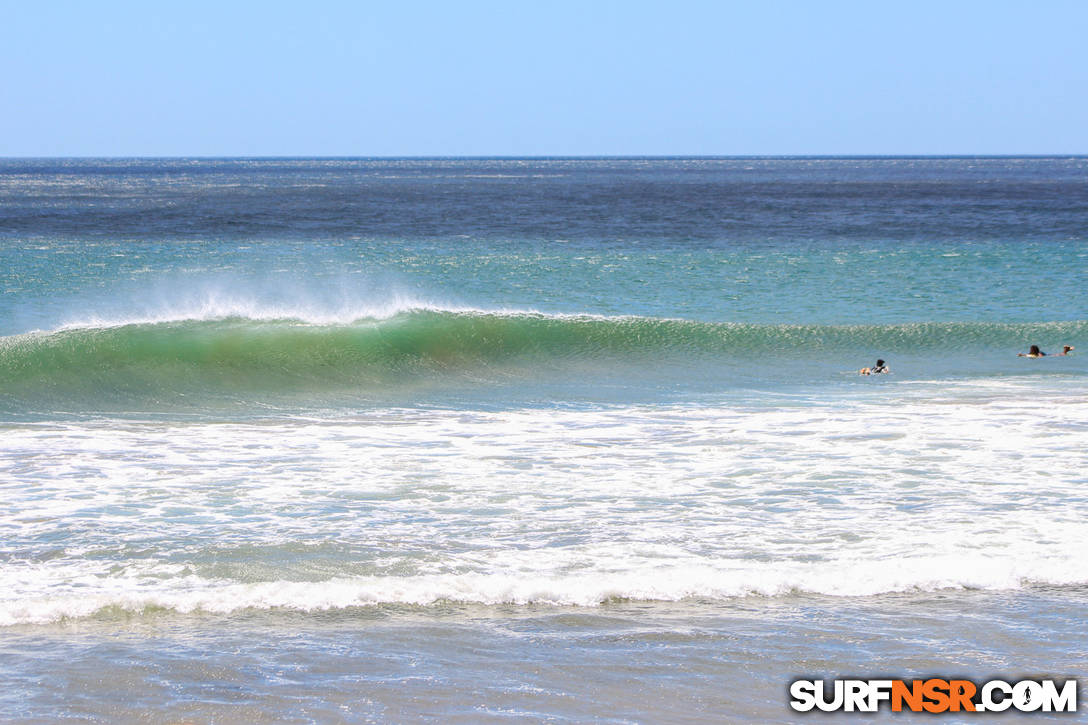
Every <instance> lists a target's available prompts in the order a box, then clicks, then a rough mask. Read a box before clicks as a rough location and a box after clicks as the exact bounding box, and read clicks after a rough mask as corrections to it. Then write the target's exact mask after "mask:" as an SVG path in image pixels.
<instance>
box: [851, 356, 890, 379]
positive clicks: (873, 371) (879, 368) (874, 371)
mask: <svg viewBox="0 0 1088 725" xmlns="http://www.w3.org/2000/svg"><path fill="white" fill-rule="evenodd" d="M890 372H891V370H889V369H888V366H887V365H885V364H884V361H883V360H879V359H878V360H877V361H876V365H874V366H872V367H871V368H862V369H861V370H858V375H880V374H881V373H890Z"/></svg>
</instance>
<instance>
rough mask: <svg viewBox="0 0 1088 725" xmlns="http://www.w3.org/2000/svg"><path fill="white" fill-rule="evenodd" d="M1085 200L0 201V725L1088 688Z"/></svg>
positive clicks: (998, 161)
mask: <svg viewBox="0 0 1088 725" xmlns="http://www.w3.org/2000/svg"><path fill="white" fill-rule="evenodd" d="M1086 172H1088V159H1086V158H1083V157H1071V158H732V159H729V158H693V159H654V158H643V159H260V160H252V159H163V160H155V159H130V160H125V159H115V160H57V159H41V160H36V159H29V160H13V159H8V160H0V488H2V491H3V494H4V497H5V500H6V501H7V503H8V506H7V508H6V510H5V511H4V512H3V513H0V585H2V586H0V652H3V657H0V678H2V679H3V680H5V681H7V682H9V683H17V684H16V685H15V687H14V689H11V688H9V691H8V694H7V695H0V712H2V713H4V714H5V715H8V716H10V717H12V718H15V719H20V718H22V719H27V720H37V721H40V720H55V719H59V718H62V717H75V718H82V719H87V720H91V721H96V720H97V721H127V720H138V719H140V718H141V717H146V716H147V713H152V714H153V716H152V717H151V719H153V720H156V721H158V720H163V721H166V720H171V719H197V720H217V721H227V722H233V721H239V722H241V721H246V722H255V721H276V722H281V721H312V720H336V719H347V720H352V721H367V720H414V719H436V720H463V721H466V722H476V721H480V720H503V719H529V720H543V719H559V720H562V719H568V720H578V721H580V720H584V719H590V718H601V719H604V720H614V721H617V722H629V721H651V722H653V721H657V722H660V721H682V720H744V719H752V718H755V719H759V720H766V721H776V720H779V721H788V720H791V719H792V716H791V713H790V711H789V710H788V709H787V707H786V702H787V698H786V697H785V691H786V684H787V683H788V681H789V680H790V679H792V678H793V677H796V676H799V675H801V674H813V675H824V676H828V677H831V676H835V675H836V674H840V673H846V674H850V675H857V674H865V673H869V672H871V673H874V674H885V675H887V674H894V675H896V676H899V675H902V676H910V675H914V674H933V673H948V674H959V675H969V676H971V677H972V678H974V679H978V677H979V676H981V675H983V674H985V675H987V676H989V675H994V676H997V675H1008V676H1011V675H1013V674H1016V675H1020V674H1023V673H1025V672H1028V671H1030V672H1032V673H1043V674H1052V675H1054V676H1077V675H1084V674H1085V669H1086V665H1088V660H1086V659H1085V655H1084V652H1086V651H1088V648H1086V647H1085V646H1084V644H1085V643H1084V642H1083V641H1082V640H1083V635H1082V634H1078V632H1079V631H1080V629H1079V628H1078V627H1077V625H1076V623H1077V622H1079V621H1080V620H1081V619H1082V618H1083V617H1084V616H1085V614H1086V607H1088V597H1086V594H1085V593H1086V591H1088V590H1086V585H1088V564H1085V563H1084V559H1083V557H1082V556H1081V554H1080V552H1081V551H1082V550H1083V548H1084V545H1085V542H1088V524H1085V523H1084V522H1085V520H1086V518H1085V514H1086V513H1088V497H1086V496H1085V494H1084V487H1085V484H1086V478H1085V474H1084V471H1085V470H1088V465H1086V464H1088V455H1086V453H1085V451H1086V450H1088V403H1086V402H1085V401H1086V397H1085V394H1086V393H1088V366H1086V364H1085V362H1084V361H1085V360H1086V359H1088V358H1086V357H1085V355H1086V354H1088V347H1084V346H1085V345H1086V344H1088V341H1086V338H1088V303H1086V301H1085V300H1086V298H1085V295H1084V287H1085V283H1086V282H1088V273H1086V272H1088V173H1086ZM1032 344H1035V345H1039V346H1041V348H1042V349H1043V350H1044V351H1046V352H1048V353H1050V354H1049V355H1048V356H1046V357H1044V358H1038V359H1029V358H1024V357H1019V356H1018V355H1017V353H1024V352H1027V350H1028V347H1029V345H1032ZM1065 345H1071V346H1073V347H1074V350H1073V351H1072V353H1071V354H1069V355H1065V356H1058V355H1055V353H1059V352H1061V350H1062V348H1063V346H1065ZM878 358H882V359H885V360H886V361H887V362H888V364H889V366H890V368H891V373H890V374H888V375H879V376H862V375H859V374H858V370H859V369H860V368H862V367H863V366H870V365H872V364H873V363H874V362H875V361H876V360H877V359H878ZM859 641H860V642H863V643H864V646H861V647H859V646H857V643H858V642H859ZM217 643H224V644H217ZM47 673H48V674H47ZM420 683H423V684H422V685H421V684H420ZM631 691H641V692H645V693H647V697H646V698H645V699H644V700H643V701H637V702H631V701H630V700H629V699H628V698H627V697H626V696H625V694H624V693H628V692H631ZM737 692H742V693H748V695H746V696H739V695H737V694H736V693H737ZM668 693H674V695H670V694H668ZM723 693H724V694H723ZM729 693H733V694H729Z"/></svg>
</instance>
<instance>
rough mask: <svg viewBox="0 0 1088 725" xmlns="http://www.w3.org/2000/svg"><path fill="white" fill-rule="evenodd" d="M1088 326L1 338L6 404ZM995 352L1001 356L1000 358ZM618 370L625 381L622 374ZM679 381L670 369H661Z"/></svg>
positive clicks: (177, 331) (829, 351)
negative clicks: (30, 400)
mask: <svg viewBox="0 0 1088 725" xmlns="http://www.w3.org/2000/svg"><path fill="white" fill-rule="evenodd" d="M1086 333H1088V321H1084V320H1078V321H1071V322H1047V323H1017V324H1002V323H990V322H925V323H915V324H898V325H761V324H743V323H720V322H719V323H715V322H697V321H689V320H681V319H661V318H647V317H615V318H608V317H593V316H556V315H545V314H535V313H486V312H453V311H431V310H427V311H422V310H420V311H411V312H402V313H399V314H397V315H394V316H392V317H390V318H387V319H360V320H356V321H354V322H350V323H345V324H312V323H307V322H304V321H301V320H292V319H279V320H256V319H250V318H239V317H234V318H225V319H209V320H177V321H168V322H148V323H132V324H123V325H118V326H107V327H73V328H66V329H61V330H57V331H53V332H46V333H43V332H35V333H28V334H22V335H15V336H10V337H6V338H0V399H8V400H9V401H18V400H25V399H28V398H42V397H47V398H50V399H52V400H54V401H64V400H82V401H86V400H90V399H99V400H101V399H108V398H110V397H119V396H120V397H125V396H137V397H144V398H146V397H148V396H150V397H155V396H163V397H169V396H171V395H173V394H182V393H187V394H209V393H210V394H214V393H230V392H232V391H233V392H239V391H241V392H250V393H260V392H262V391H264V392H269V393H276V392H285V391H293V392H295V393H301V394H305V392H306V391H307V390H313V391H323V390H324V391H327V390H335V389H338V388H352V389H362V390H366V389H378V388H388V387H389V386H391V385H396V384H398V383H407V382H411V381H412V380H414V379H419V378H423V377H425V378H427V379H430V380H434V379H438V380H441V379H443V378H446V377H453V378H464V377H465V376H483V377H485V378H486V377H487V375H489V374H497V373H498V372H502V373H503V374H504V375H511V374H513V375H518V376H523V377H525V378H526V379H527V380H531V379H532V377H533V376H534V374H535V373H536V372H537V371H539V370H543V369H551V370H555V369H562V368H563V366H564V365H565V364H567V363H572V362H574V363H576V362H585V361H589V362H595V363H601V364H602V367H601V369H602V370H603V371H605V372H602V373H601V374H602V375H607V374H608V373H607V370H608V367H609V366H610V365H614V364H615V363H623V364H624V365H625V366H627V367H626V369H631V368H632V367H633V368H646V369H659V368H661V366H662V365H665V367H666V368H667V363H668V362H669V361H677V362H679V361H686V364H689V365H690V364H692V362H693V361H694V363H695V364H697V365H701V366H706V365H711V366H713V365H715V364H717V365H722V366H727V367H728V366H734V367H736V366H746V367H751V366H752V365H751V364H752V363H753V362H756V363H758V364H757V365H756V367H758V368H760V369H768V370H775V369H778V368H779V367H780V366H781V365H786V364H788V363H790V362H791V361H797V360H801V361H806V362H807V363H809V364H810V365H811V364H813V363H819V362H822V361H835V362H836V363H837V362H838V361H861V362H863V363H864V362H866V361H868V358H869V357H871V356H873V355H880V356H883V357H886V358H891V357H895V356H903V355H911V356H916V357H917V356H922V357H923V358H924V357H926V356H929V357H934V358H949V357H951V358H955V359H969V358H972V357H984V356H986V355H993V356H998V355H999V356H1000V357H1001V358H1002V359H1007V358H1009V357H1010V356H1011V355H1012V353H1013V352H1015V351H1016V350H1024V349H1026V347H1027V345H1028V344H1032V343H1035V344H1041V345H1043V346H1044V349H1046V348H1047V347H1048V346H1049V347H1058V346H1060V345H1061V344H1067V343H1068V344H1075V341H1077V340H1079V339H1080V338H1083V337H1085V335H1086ZM991 351H992V353H991ZM616 374H619V373H616ZM660 374H661V376H662V377H667V376H668V372H667V370H666V371H663V372H661V373H660Z"/></svg>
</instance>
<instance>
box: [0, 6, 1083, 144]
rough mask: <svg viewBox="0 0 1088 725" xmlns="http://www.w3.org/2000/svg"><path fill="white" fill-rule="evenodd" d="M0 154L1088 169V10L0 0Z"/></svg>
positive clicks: (930, 7)
mask: <svg viewBox="0 0 1088 725" xmlns="http://www.w3.org/2000/svg"><path fill="white" fill-rule="evenodd" d="M0 13H2V15H0V156H148V155H151V156H160V155H161V156H189V155H193V156H265V155H303V156H305V155H319V156H360V155H361V156H370V155H375V156H386V155H567V154H571V155H596V154H602V155H613V154H976V153H978V154H987V153H993V154H1021V153H1023V154H1044V153H1088V142H1086V138H1088V35H1086V33H1088V2H1084V1H1081V0H1076V1H1073V0H1071V1H1068V2H1046V1H1045V0H1044V1H1043V2H1000V1H988V2H968V1H964V2H955V1H952V0H947V1H945V2H897V3H890V2H873V1H872V0H869V1H867V2H853V3H844V2H831V1H829V0H824V1H817V0H812V1H810V2H773V1H770V2H765V1H763V0H747V1H746V2H685V1H683V0H675V1H668V0H661V1H660V2H652V3H651V2H637V1H632V0H626V1H624V2H592V1H591V0H576V1H574V2H568V1H566V0H551V1H548V2H544V1H540V2H529V1H527V0H508V1H507V2H475V1H473V0H449V1H448V2H410V1H409V2H405V1H397V2H394V1H392V0H390V1H389V2H381V3H379V2H362V1H360V2H333V1H322V0H310V1H306V0H297V2H292V3H283V2H275V1H268V2H228V1H227V0H222V1H221V2H219V1H217V2H204V1H202V0H186V1H181V0H179V1H177V2H169V3H167V2H161V3H160V2H155V1H152V0H143V1H141V2H110V1H109V0H99V1H97V2H91V1H87V2H61V1H56V2H48V1H45V0H43V1H42V2H34V1H33V0H15V1H9V0H0Z"/></svg>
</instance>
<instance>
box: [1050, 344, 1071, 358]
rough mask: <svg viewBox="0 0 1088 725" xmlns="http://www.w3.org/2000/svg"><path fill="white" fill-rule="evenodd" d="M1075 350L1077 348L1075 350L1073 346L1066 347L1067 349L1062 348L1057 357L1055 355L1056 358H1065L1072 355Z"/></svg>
mask: <svg viewBox="0 0 1088 725" xmlns="http://www.w3.org/2000/svg"><path fill="white" fill-rule="evenodd" d="M1075 349H1076V348H1074V347H1073V346H1072V345H1066V346H1065V347H1063V348H1062V351H1061V352H1059V353H1058V354H1057V355H1055V357H1064V356H1065V355H1068V354H1069V353H1071V352H1072V351H1073V350H1075Z"/></svg>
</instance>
